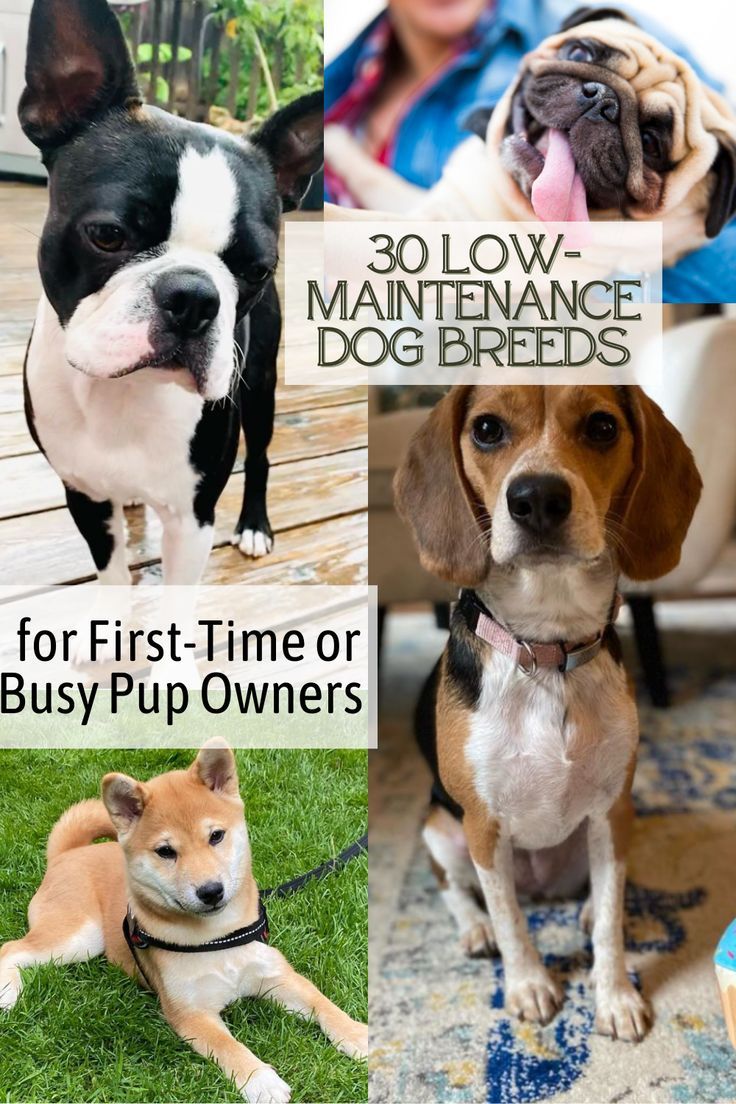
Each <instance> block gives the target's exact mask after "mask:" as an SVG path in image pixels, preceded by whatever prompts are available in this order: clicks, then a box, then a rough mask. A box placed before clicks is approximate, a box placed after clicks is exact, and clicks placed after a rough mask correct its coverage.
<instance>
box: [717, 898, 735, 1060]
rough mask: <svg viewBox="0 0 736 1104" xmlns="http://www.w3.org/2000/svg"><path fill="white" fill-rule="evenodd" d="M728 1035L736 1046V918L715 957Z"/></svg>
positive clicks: (722, 937) (725, 934)
mask: <svg viewBox="0 0 736 1104" xmlns="http://www.w3.org/2000/svg"><path fill="white" fill-rule="evenodd" d="M713 961H714V963H715V967H716V977H717V979H718V988H719V990H720V993H721V1004H722V1005H723V1015H724V1016H725V1018H726V1027H727V1028H728V1037H729V1039H730V1040H731V1045H732V1046H733V1047H736V920H734V922H733V923H732V924H729V925H728V927H727V928H726V930H725V932H724V933H723V935H722V936H721V941H720V943H719V944H718V946H717V948H716V953H715V955H714V957H713Z"/></svg>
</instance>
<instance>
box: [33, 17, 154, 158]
mask: <svg viewBox="0 0 736 1104" xmlns="http://www.w3.org/2000/svg"><path fill="white" fill-rule="evenodd" d="M139 102H140V92H139V90H138V84H137V81H136V76H135V70H134V68H133V62H132V61H131V58H130V54H129V52H128V47H127V46H126V44H125V39H124V38H123V32H122V30H121V28H120V24H119V23H118V20H117V18H116V17H115V15H114V14H113V12H112V11H111V9H110V8H109V7H108V5H107V3H106V0H35V2H34V4H33V8H32V10H31V22H30V30H29V37H28V60H27V62H26V87H25V89H24V91H23V95H22V96H21V98H20V103H19V104H18V117H19V119H20V124H21V126H22V127H23V130H24V131H25V133H26V135H27V136H28V137H29V138H30V140H31V141H32V142H33V143H34V144H35V145H37V146H38V147H39V148H40V149H41V150H43V151H44V152H47V151H49V150H51V149H53V148H54V147H55V146H58V145H61V144H62V143H63V142H65V141H67V139H69V138H70V137H71V136H72V135H73V134H74V132H75V131H76V130H77V129H78V128H79V126H80V125H81V124H82V123H86V122H89V121H90V120H92V119H93V118H94V117H95V116H97V115H99V114H101V113H102V112H103V111H106V110H108V109H110V108H114V107H121V108H122V107H126V106H129V105H131V104H133V103H139Z"/></svg>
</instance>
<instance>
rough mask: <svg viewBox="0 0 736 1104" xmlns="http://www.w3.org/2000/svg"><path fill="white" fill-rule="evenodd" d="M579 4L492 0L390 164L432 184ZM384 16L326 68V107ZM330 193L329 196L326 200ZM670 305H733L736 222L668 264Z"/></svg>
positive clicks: (416, 109) (667, 37)
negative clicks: (471, 125) (478, 112)
mask: <svg viewBox="0 0 736 1104" xmlns="http://www.w3.org/2000/svg"><path fill="white" fill-rule="evenodd" d="M578 6H579V4H577V3H574V2H573V3H571V2H569V0H568V2H566V0H495V3H494V4H493V5H492V6H491V7H489V10H488V11H487V12H486V13H485V14H484V15H483V16H482V17H481V19H480V20H479V22H478V25H477V26H476V28H475V32H474V33H473V35H472V36H471V39H470V41H469V44H468V45H467V48H466V49H465V50H464V51H462V52H461V53H459V54H458V55H457V56H456V57H455V59H454V60H453V61H452V62H451V63H450V64H449V65H447V66H446V67H445V68H444V69H443V70H442V71H441V73H440V74H439V75H438V77H437V79H436V80H435V81H434V82H432V83H431V84H430V85H428V87H427V88H426V89H425V90H424V92H423V93H422V94H421V95H419V96H418V97H417V98H416V99H415V100H413V101H412V103H411V104H410V105H409V106H408V108H407V110H406V112H405V114H404V115H403V116H402V118H401V121H400V123H399V125H398V127H397V131H396V134H395V135H394V138H393V142H392V145H391V149H390V154H389V157H388V161H387V163H388V164H390V166H391V168H393V169H394V170H395V171H396V172H398V173H399V174H400V175H401V176H403V177H405V178H406V179H407V180H409V181H411V182H412V183H413V184H417V185H419V186H420V187H423V188H430V187H431V186H432V185H433V184H435V183H436V182H437V180H439V178H440V176H441V175H442V169H443V166H444V164H445V162H446V161H447V159H448V158H449V156H450V154H451V153H452V151H453V150H454V149H455V147H456V146H458V145H459V144H460V142H462V141H463V140H464V139H465V138H467V132H466V131H464V130H463V126H462V123H463V119H464V118H465V117H466V116H467V114H468V112H469V111H471V110H472V109H473V108H474V107H479V106H484V107H487V106H489V105H493V104H495V103H496V102H497V101H498V100H499V99H500V97H501V96H502V94H503V93H504V91H505V90H506V88H507V87H508V86H509V84H510V83H511V81H512V80H513V79H514V76H515V74H516V71H517V68H518V65H519V62H520V61H521V58H522V57H523V55H524V54H526V53H527V52H528V51H529V50H532V49H533V48H534V47H535V46H536V45H537V43H539V42H540V41H541V40H542V39H543V38H546V37H547V35H550V34H552V33H554V31H556V30H557V29H558V27H559V26H560V23H561V22H562V20H563V18H564V16H565V14H566V13H568V12H570V11H572V10H574V8H575V7H578ZM383 18H385V16H383V15H380V16H378V18H377V19H376V20H374V21H373V23H371V24H370V25H369V26H368V27H366V29H365V30H364V31H363V32H362V33H361V34H360V35H358V37H357V38H356V39H355V41H354V42H353V43H351V45H350V46H349V47H348V48H347V49H346V50H345V51H344V52H343V53H342V54H340V55H339V57H337V58H336V59H335V60H334V61H333V62H331V64H330V65H329V66H328V67H327V70H326V73H325V112H326V114H327V115H328V117H329V113H330V111H331V110H332V109H334V108H335V107H336V105H338V104H339V101H340V100H341V98H342V97H343V96H344V95H345V94H346V93H347V92H348V91H349V89H350V87H351V85H352V84H353V81H354V80H355V77H356V75H357V73H358V72H359V71H360V68H361V66H362V65H363V64H364V62H365V60H366V54H367V53H368V52H369V50H370V47H371V41H372V39H371V36H372V34H373V32H374V30H375V28H376V26H377V25H378V23H379V22H380V20H381V19H383ZM635 18H636V19H637V22H638V23H640V25H641V26H642V27H644V28H645V29H647V30H649V31H651V32H652V33H653V34H655V35H656V36H657V37H658V38H659V39H660V40H661V41H662V42H664V43H665V44H666V45H668V46H669V47H671V48H672V49H674V50H676V51H677V52H678V53H679V54H681V56H682V57H684V58H685V59H686V60H687V61H689V62H690V64H691V65H692V66H693V68H694V69H695V70H696V72H697V73H699V75H700V76H701V77H704V78H705V79H706V80H707V81H708V83H709V84H710V85H711V86H712V87H715V88H719V85H718V82H717V81H714V80H713V79H712V78H710V77H708V76H707V74H706V73H705V72H704V71H703V69H702V67H701V66H700V65H699V64H698V63H697V62H696V61H695V59H694V58H693V57H692V56H691V55H690V54H689V52H688V50H687V49H686V48H685V47H683V46H682V44H681V43H680V42H678V41H676V40H675V39H673V36H672V35H671V34H668V33H667V32H666V31H663V30H662V28H661V27H658V26H657V25H655V24H653V23H652V21H651V20H648V19H643V18H641V17H639V16H638V15H636V14H635ZM327 198H329V196H328V197H327ZM663 296H664V300H665V302H668V303H711V302H723V303H729V302H736V221H734V222H732V223H731V224H730V225H729V226H728V227H727V228H726V229H725V230H724V231H723V232H722V233H721V234H720V235H719V236H718V238H716V239H715V240H714V241H712V242H710V243H709V244H708V245H707V246H704V247H703V248H702V249H700V250H698V251H697V252H695V253H691V254H690V256H688V257H685V258H684V259H683V260H681V261H679V262H678V264H677V265H675V266H674V267H672V268H669V269H666V270H665V272H664V278H663Z"/></svg>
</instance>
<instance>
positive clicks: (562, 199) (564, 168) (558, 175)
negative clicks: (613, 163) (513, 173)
mask: <svg viewBox="0 0 736 1104" xmlns="http://www.w3.org/2000/svg"><path fill="white" fill-rule="evenodd" d="M546 138H547V150H546V153H545V155H544V168H543V169H542V171H541V173H540V174H539V176H538V177H537V179H536V180H535V181H534V183H533V184H532V207H533V208H534V213H535V215H536V216H537V218H539V219H541V220H542V222H587V221H588V203H587V200H586V196H585V185H584V184H583V181H582V178H581V176H580V173H579V172H578V170H577V166H576V164H575V158H574V157H573V155H572V150H571V149H570V142H569V141H568V137H567V135H566V134H565V132H564V131H563V130H549V131H548V132H547V135H546Z"/></svg>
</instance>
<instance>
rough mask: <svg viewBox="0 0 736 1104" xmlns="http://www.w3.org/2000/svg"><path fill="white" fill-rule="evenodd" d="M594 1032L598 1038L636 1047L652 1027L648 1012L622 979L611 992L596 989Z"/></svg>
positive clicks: (649, 1008)
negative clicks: (601, 1037) (606, 1036)
mask: <svg viewBox="0 0 736 1104" xmlns="http://www.w3.org/2000/svg"><path fill="white" fill-rule="evenodd" d="M595 1006H596V1011H595V1029H596V1031H597V1032H598V1034H599V1035H610V1036H611V1038H612V1039H623V1040H624V1042H627V1043H640V1042H641V1040H642V1039H643V1038H644V1036H645V1035H646V1033H647V1032H648V1031H649V1028H650V1027H651V1026H652V1009H651V1007H650V1005H649V1002H648V1001H646V1000H645V999H644V997H643V996H642V995H641V993H640V992H639V991H638V989H635V988H634V986H633V985H632V984H631V982H630V981H629V980H628V978H627V979H626V981H625V982H621V984H620V985H617V986H615V988H612V989H608V990H602V989H601V987H600V986H597V987H596V994H595Z"/></svg>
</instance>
